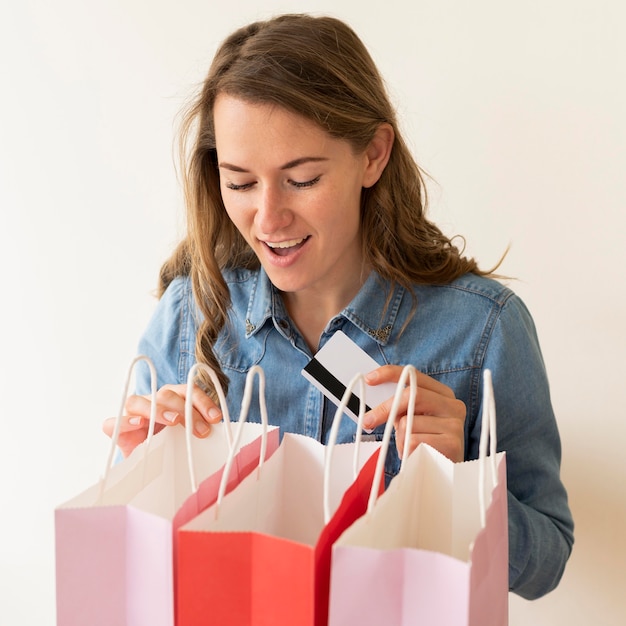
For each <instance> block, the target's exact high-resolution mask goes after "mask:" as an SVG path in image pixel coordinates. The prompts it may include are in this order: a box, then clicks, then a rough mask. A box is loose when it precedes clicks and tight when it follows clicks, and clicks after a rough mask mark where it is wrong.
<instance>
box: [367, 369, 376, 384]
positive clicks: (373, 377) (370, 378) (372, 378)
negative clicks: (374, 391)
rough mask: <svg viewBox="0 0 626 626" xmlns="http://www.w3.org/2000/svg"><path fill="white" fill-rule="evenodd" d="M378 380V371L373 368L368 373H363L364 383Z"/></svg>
mask: <svg viewBox="0 0 626 626" xmlns="http://www.w3.org/2000/svg"><path fill="white" fill-rule="evenodd" d="M377 380H378V372H377V371H376V370H374V371H373V372H370V373H369V374H365V382H366V383H375V382H376V381H377Z"/></svg>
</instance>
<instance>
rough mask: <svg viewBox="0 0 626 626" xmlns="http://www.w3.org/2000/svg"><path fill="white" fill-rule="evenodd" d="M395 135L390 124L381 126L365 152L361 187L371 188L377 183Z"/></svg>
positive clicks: (385, 164)
mask: <svg viewBox="0 0 626 626" xmlns="http://www.w3.org/2000/svg"><path fill="white" fill-rule="evenodd" d="M394 139H395V133H394V132H393V128H392V126H391V124H387V123H385V124H381V125H380V126H379V127H378V128H377V129H376V133H375V134H374V137H373V138H372V141H370V144H369V146H368V147H367V149H366V150H365V157H366V166H365V171H364V172H363V187H372V186H373V185H375V184H376V183H377V182H378V179H379V178H380V177H381V175H382V173H383V170H384V169H385V167H386V166H387V163H388V162H389V157H390V156H391V148H392V147H393V142H394Z"/></svg>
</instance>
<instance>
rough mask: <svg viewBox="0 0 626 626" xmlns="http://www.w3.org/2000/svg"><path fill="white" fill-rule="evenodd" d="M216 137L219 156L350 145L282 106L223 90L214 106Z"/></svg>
mask: <svg viewBox="0 0 626 626" xmlns="http://www.w3.org/2000/svg"><path fill="white" fill-rule="evenodd" d="M213 123H214V126H215V141H216V147H217V151H218V153H219V154H220V158H222V157H223V156H227V154H245V153H252V154H254V153H255V152H262V153H263V154H265V157H266V158H269V157H271V156H272V155H275V154H277V153H293V152H301V151H305V152H308V151H313V152H318V151H324V152H326V151H328V150H331V151H333V150H336V149H338V148H341V147H342V145H343V146H347V145H348V144H347V142H344V141H342V140H339V139H335V138H333V137H331V135H330V134H328V133H327V132H326V131H325V130H324V129H322V128H320V127H319V126H318V125H317V124H315V123H313V122H312V121H310V120H308V119H307V118H305V117H304V116H302V115H298V114H297V113H294V112H292V111H289V110H287V109H285V108H283V107H280V106H278V105H273V104H266V103H250V102H247V101H245V100H242V99H240V98H235V97H233V96H229V95H227V94H220V95H218V97H217V98H216V100H215V104H214V107H213Z"/></svg>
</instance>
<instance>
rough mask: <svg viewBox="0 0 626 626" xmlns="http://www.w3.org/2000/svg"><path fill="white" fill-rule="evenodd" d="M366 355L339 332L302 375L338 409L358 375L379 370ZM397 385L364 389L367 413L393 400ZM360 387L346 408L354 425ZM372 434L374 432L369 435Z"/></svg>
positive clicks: (382, 385) (378, 364) (355, 388)
mask: <svg viewBox="0 0 626 626" xmlns="http://www.w3.org/2000/svg"><path fill="white" fill-rule="evenodd" d="M380 366H381V364H380V363H377V362H376V361H375V360H374V359H373V358H372V357H371V356H370V355H369V354H367V352H365V351H364V350H363V349H362V348H360V347H359V346H357V344H356V343H354V341H352V339H350V338H349V337H348V336H347V335H346V334H345V333H343V332H341V331H337V332H336V333H335V334H334V335H333V336H332V337H331V338H330V339H329V340H328V342H327V343H326V345H324V347H323V348H322V349H321V350H319V352H318V353H317V354H316V355H315V356H314V357H313V358H312V359H311V360H310V361H309V363H308V364H307V365H306V367H305V368H304V369H303V370H302V375H303V376H304V377H305V378H306V379H307V380H308V381H309V382H311V383H312V384H313V385H315V386H316V387H317V388H318V389H319V390H320V391H321V392H322V393H323V394H324V395H325V396H326V397H327V398H328V399H329V400H330V401H331V402H333V403H334V404H335V406H339V404H341V398H342V397H343V394H344V393H345V391H346V388H347V386H348V385H349V384H350V381H351V380H352V379H353V378H354V377H355V376H356V375H357V374H364V375H365V374H368V373H369V372H371V371H372V370H375V369H376V368H378V367H380ZM396 386H397V385H396V383H382V384H380V385H376V386H369V385H366V386H365V396H366V397H365V398H364V400H365V402H366V408H365V410H366V411H369V410H370V409H372V408H374V407H375V406H378V405H379V404H380V403H381V402H384V401H385V400H388V399H389V398H391V397H393V395H394V394H395V392H396ZM359 387H360V386H359V385H355V386H354V389H353V390H352V395H351V397H350V399H349V401H348V406H347V407H346V415H348V416H349V417H351V418H352V419H353V420H354V421H355V422H356V421H358V418H359V404H360V401H361V399H360V398H359ZM366 432H371V431H366Z"/></svg>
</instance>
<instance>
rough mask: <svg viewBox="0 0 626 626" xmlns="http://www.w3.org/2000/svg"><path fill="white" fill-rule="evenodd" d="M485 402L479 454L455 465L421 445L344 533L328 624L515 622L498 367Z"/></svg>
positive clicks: (474, 625) (500, 625) (490, 625)
mask: <svg viewBox="0 0 626 626" xmlns="http://www.w3.org/2000/svg"><path fill="white" fill-rule="evenodd" d="M483 406H484V411H483V418H482V419H483V424H482V433H481V446H480V450H481V451H480V459H479V460H476V461H469V462H465V463H456V464H455V463H452V462H451V461H450V460H449V459H447V458H446V457H444V456H443V455H441V454H440V453H439V452H437V451H436V450H434V449H433V448H431V447H430V446H427V445H425V444H421V445H420V446H418V448H417V450H415V452H413V453H412V454H411V455H410V456H409V458H408V460H407V461H406V463H405V464H403V467H402V469H401V471H400V473H399V474H398V475H397V476H396V477H395V478H394V479H393V480H392V481H391V483H390V485H389V487H388V489H387V491H386V492H385V493H384V494H383V495H382V496H381V497H380V498H379V499H378V500H377V501H375V499H374V498H373V499H372V501H371V503H372V505H371V506H370V508H369V510H368V513H367V514H366V515H364V516H363V517H362V518H361V519H359V520H358V521H356V522H355V523H354V524H353V525H352V526H351V527H350V528H349V529H347V530H346V531H345V532H344V533H343V535H342V536H341V537H340V538H339V539H338V540H337V542H336V543H335V545H334V547H333V554H332V565H331V585H330V610H329V626H353V625H354V624H359V626H379V625H380V624H394V626H408V625H413V624H425V625H428V626H506V624H508V518H507V488H506V457H505V453H503V452H502V453H497V454H496V437H495V407H494V403H493V393H492V389H491V377H490V374H489V373H486V376H485V393H484V401H483ZM489 434H491V446H490V448H491V452H490V455H489V456H487V447H488V446H487V439H488V435H489ZM381 454H382V451H381ZM486 465H488V466H489V467H488V468H485V466H486Z"/></svg>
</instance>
